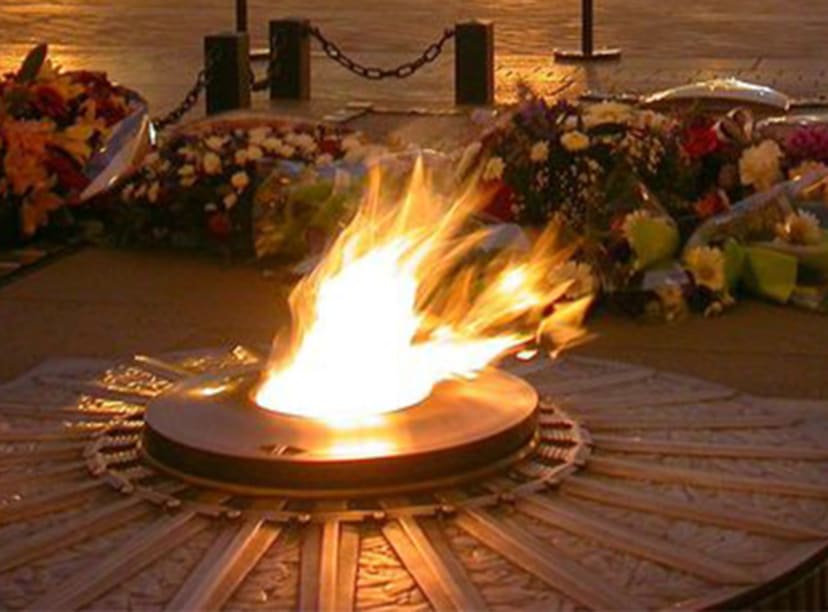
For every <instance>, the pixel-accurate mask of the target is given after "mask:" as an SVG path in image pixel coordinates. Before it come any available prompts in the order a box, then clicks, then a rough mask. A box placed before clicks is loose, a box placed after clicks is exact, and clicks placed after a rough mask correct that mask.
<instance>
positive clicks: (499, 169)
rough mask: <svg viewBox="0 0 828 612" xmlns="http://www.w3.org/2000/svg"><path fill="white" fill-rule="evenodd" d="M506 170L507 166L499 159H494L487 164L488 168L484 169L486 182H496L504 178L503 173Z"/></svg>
mask: <svg viewBox="0 0 828 612" xmlns="http://www.w3.org/2000/svg"><path fill="white" fill-rule="evenodd" d="M505 169H506V164H504V163H503V160H502V159H501V158H499V157H493V158H491V159H490V160H489V161H488V162H486V167H485V168H483V180H484V181H496V180H499V179H500V177H502V176H503V171H504V170H505Z"/></svg>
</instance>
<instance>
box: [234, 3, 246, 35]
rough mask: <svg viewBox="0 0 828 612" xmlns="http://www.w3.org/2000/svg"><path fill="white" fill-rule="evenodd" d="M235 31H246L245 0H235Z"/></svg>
mask: <svg viewBox="0 0 828 612" xmlns="http://www.w3.org/2000/svg"><path fill="white" fill-rule="evenodd" d="M236 32H247V0H236Z"/></svg>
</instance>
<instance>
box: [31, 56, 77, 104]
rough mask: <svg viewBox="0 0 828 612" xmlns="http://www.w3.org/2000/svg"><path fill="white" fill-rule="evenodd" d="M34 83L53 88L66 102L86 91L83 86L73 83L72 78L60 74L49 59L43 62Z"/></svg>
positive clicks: (57, 67)
mask: <svg viewBox="0 0 828 612" xmlns="http://www.w3.org/2000/svg"><path fill="white" fill-rule="evenodd" d="M35 81H37V82H38V83H42V84H44V85H49V86H50V87H52V88H54V89H55V91H57V92H58V93H59V94H60V96H61V98H63V99H64V100H67V101H68V100H72V99H74V98H77V97H78V96H80V95H83V93H84V92H85V91H86V90H85V89H84V87H83V85H80V84H78V83H74V82H73V81H72V77H70V76H66V75H63V74H61V69H60V66H56V65H55V64H54V63H52V60H50V59H47V60H46V61H45V62H43V65H42V66H41V67H40V72H38V73H37V77H36V78H35Z"/></svg>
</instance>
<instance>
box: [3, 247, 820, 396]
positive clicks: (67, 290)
mask: <svg viewBox="0 0 828 612" xmlns="http://www.w3.org/2000/svg"><path fill="white" fill-rule="evenodd" d="M286 291H287V285H286V284H284V283H282V282H280V280H279V274H278V273H277V274H272V273H271V272H269V271H266V270H262V269H260V268H256V267H254V266H250V265H232V264H229V263H226V262H222V261H219V260H216V259H215V258H211V257H206V256H204V257H200V256H198V257H197V256H191V255H183V254H177V253H155V252H153V253H150V252H140V251H116V250H104V249H92V248H89V249H84V250H81V251H80V252H78V253H76V254H73V255H69V256H67V257H64V258H61V259H58V260H57V261H54V262H53V263H51V264H49V265H47V266H45V267H43V268H41V269H38V270H36V271H34V272H32V273H30V274H27V275H25V276H23V277H20V278H18V279H17V280H15V281H13V282H11V283H10V284H7V285H5V286H2V287H0V321H1V322H2V326H0V338H1V339H2V340H0V347H2V351H0V381H2V380H7V379H11V378H14V377H16V376H18V375H20V374H21V373H23V372H24V371H26V370H27V369H29V368H31V367H33V366H35V365H37V364H38V363H40V362H42V361H44V360H46V359H49V358H51V357H63V356H89V357H112V358H115V357H120V356H129V355H131V354H134V353H158V352H163V351H172V350H184V349H194V348H201V347H211V346H225V345H233V344H236V343H243V344H247V345H253V346H261V345H267V344H269V342H270V339H271V338H272V337H273V335H274V332H275V330H276V328H277V327H278V326H279V325H280V324H283V323H284V321H285V317H286V308H285V302H284V297H285V295H286ZM589 327H590V329H591V330H592V331H593V332H595V334H596V336H597V337H596V339H595V340H594V341H593V342H591V343H590V344H588V345H585V346H583V347H581V348H580V349H578V350H577V352H578V353H580V354H585V355H592V356H597V357H604V358H610V359H615V360H619V361H626V362H631V363H639V364H644V365H649V366H652V367H655V368H658V369H660V370H669V371H675V372H680V373H684V374H689V375H693V376H698V377H702V378H705V379H708V380H711V381H715V382H721V383H724V384H726V385H729V386H732V387H734V388H736V389H739V390H742V391H745V392H749V393H755V394H760V395H763V396H784V397H797V398H813V399H818V398H821V399H825V398H828V376H826V374H827V373H828V325H826V318H825V317H824V316H820V315H816V314H811V313H807V312H802V311H798V310H795V309H793V308H782V307H777V306H773V305H768V304H763V303H759V302H753V301H744V302H741V303H740V304H739V305H738V306H737V307H736V308H734V309H733V310H732V311H730V312H729V313H727V314H726V315H725V316H723V317H721V318H718V319H703V318H701V317H691V318H689V319H687V320H685V321H683V322H680V323H675V324H671V325H660V324H659V325H656V324H643V323H639V322H636V321H632V320H628V319H623V318H619V317H616V316H611V315H607V314H603V313H600V314H599V315H597V316H594V317H592V318H591V319H590V321H589ZM354 350H355V351H356V350H358V347H355V349H354Z"/></svg>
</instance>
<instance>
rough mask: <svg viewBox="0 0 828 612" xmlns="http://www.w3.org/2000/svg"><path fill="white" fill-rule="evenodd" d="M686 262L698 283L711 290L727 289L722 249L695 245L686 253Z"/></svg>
mask: <svg viewBox="0 0 828 612" xmlns="http://www.w3.org/2000/svg"><path fill="white" fill-rule="evenodd" d="M684 263H685V264H686V265H687V269H688V270H689V271H690V273H691V274H692V275H693V279H694V280H695V281H696V284H697V285H699V286H701V287H707V288H708V289H710V290H711V291H722V290H724V289H725V259H724V254H723V253H722V251H721V250H720V249H717V248H715V247H709V246H702V247H694V248H692V249H690V250H689V251H687V253H685V255H684Z"/></svg>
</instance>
